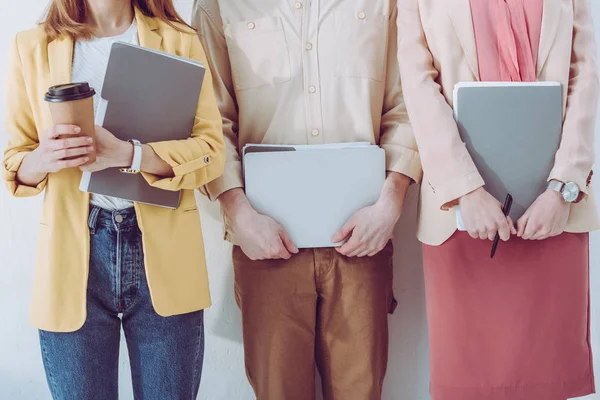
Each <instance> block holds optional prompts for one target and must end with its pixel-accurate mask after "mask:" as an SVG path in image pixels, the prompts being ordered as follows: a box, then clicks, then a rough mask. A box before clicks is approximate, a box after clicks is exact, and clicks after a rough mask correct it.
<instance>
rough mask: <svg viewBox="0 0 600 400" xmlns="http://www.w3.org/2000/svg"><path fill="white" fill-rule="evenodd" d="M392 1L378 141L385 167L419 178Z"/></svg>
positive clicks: (417, 159)
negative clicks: (383, 152) (401, 79)
mask: <svg viewBox="0 0 600 400" xmlns="http://www.w3.org/2000/svg"><path fill="white" fill-rule="evenodd" d="M393 3H394V11H393V12H392V13H391V15H390V21H391V25H390V29H389V37H388V53H387V69H386V71H387V72H386V87H385V95H384V101H383V110H382V118H381V136H380V145H381V147H382V148H383V149H384V150H385V154H386V160H387V161H386V168H387V170H388V171H393V172H398V173H401V174H403V175H406V176H408V177H409V178H411V179H412V180H413V181H415V182H420V181H421V178H422V176H423V171H422V169H421V160H420V158H419V152H418V149H417V143H416V141H415V136H414V135H413V131H412V127H411V125H410V122H409V119H408V113H407V111H406V104H405V103H404V98H403V96H402V86H401V85H400V71H399V69H398V60H397V54H398V44H397V39H398V29H397V25H396V15H397V13H398V8H397V6H396V2H393Z"/></svg>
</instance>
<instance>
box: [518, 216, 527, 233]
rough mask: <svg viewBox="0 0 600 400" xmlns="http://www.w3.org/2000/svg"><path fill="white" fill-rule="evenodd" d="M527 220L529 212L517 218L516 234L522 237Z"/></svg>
mask: <svg viewBox="0 0 600 400" xmlns="http://www.w3.org/2000/svg"><path fill="white" fill-rule="evenodd" d="M528 222H529V214H527V213H525V214H524V215H523V216H522V217H521V218H519V220H518V221H517V236H518V237H523V235H524V234H525V229H527V223H528Z"/></svg>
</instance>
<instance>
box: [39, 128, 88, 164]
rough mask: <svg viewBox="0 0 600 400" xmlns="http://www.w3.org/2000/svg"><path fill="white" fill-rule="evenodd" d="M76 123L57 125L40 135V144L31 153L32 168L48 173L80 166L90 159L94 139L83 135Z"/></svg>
mask: <svg viewBox="0 0 600 400" xmlns="http://www.w3.org/2000/svg"><path fill="white" fill-rule="evenodd" d="M80 134H81V129H80V128H79V127H78V126H75V125H55V126H53V127H52V128H50V129H48V130H46V131H45V132H44V133H43V134H42V135H41V136H40V145H39V146H38V148H37V149H35V150H34V151H33V152H32V153H31V154H30V156H31V157H30V158H31V160H33V161H32V165H31V167H32V170H33V171H34V172H35V173H37V174H43V175H46V174H48V173H51V172H58V171H60V170H63V169H65V168H73V167H79V166H81V165H83V164H85V163H86V162H88V161H89V157H88V154H89V153H90V152H92V151H93V150H94V148H93V147H92V145H91V144H92V142H93V141H92V139H91V138H89V137H87V136H83V137H77V135H80Z"/></svg>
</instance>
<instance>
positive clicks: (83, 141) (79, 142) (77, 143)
mask: <svg viewBox="0 0 600 400" xmlns="http://www.w3.org/2000/svg"><path fill="white" fill-rule="evenodd" d="M93 143H94V139H92V138H91V137H88V136H81V137H71V138H66V139H56V140H52V141H51V142H50V148H51V149H52V150H63V149H72V148H76V147H85V146H89V145H91V144H93Z"/></svg>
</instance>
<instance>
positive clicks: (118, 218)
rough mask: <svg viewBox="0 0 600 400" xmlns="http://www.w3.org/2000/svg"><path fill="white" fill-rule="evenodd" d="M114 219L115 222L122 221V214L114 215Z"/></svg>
mask: <svg viewBox="0 0 600 400" xmlns="http://www.w3.org/2000/svg"><path fill="white" fill-rule="evenodd" d="M115 221H117V224H120V223H121V222H123V216H122V215H115Z"/></svg>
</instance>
